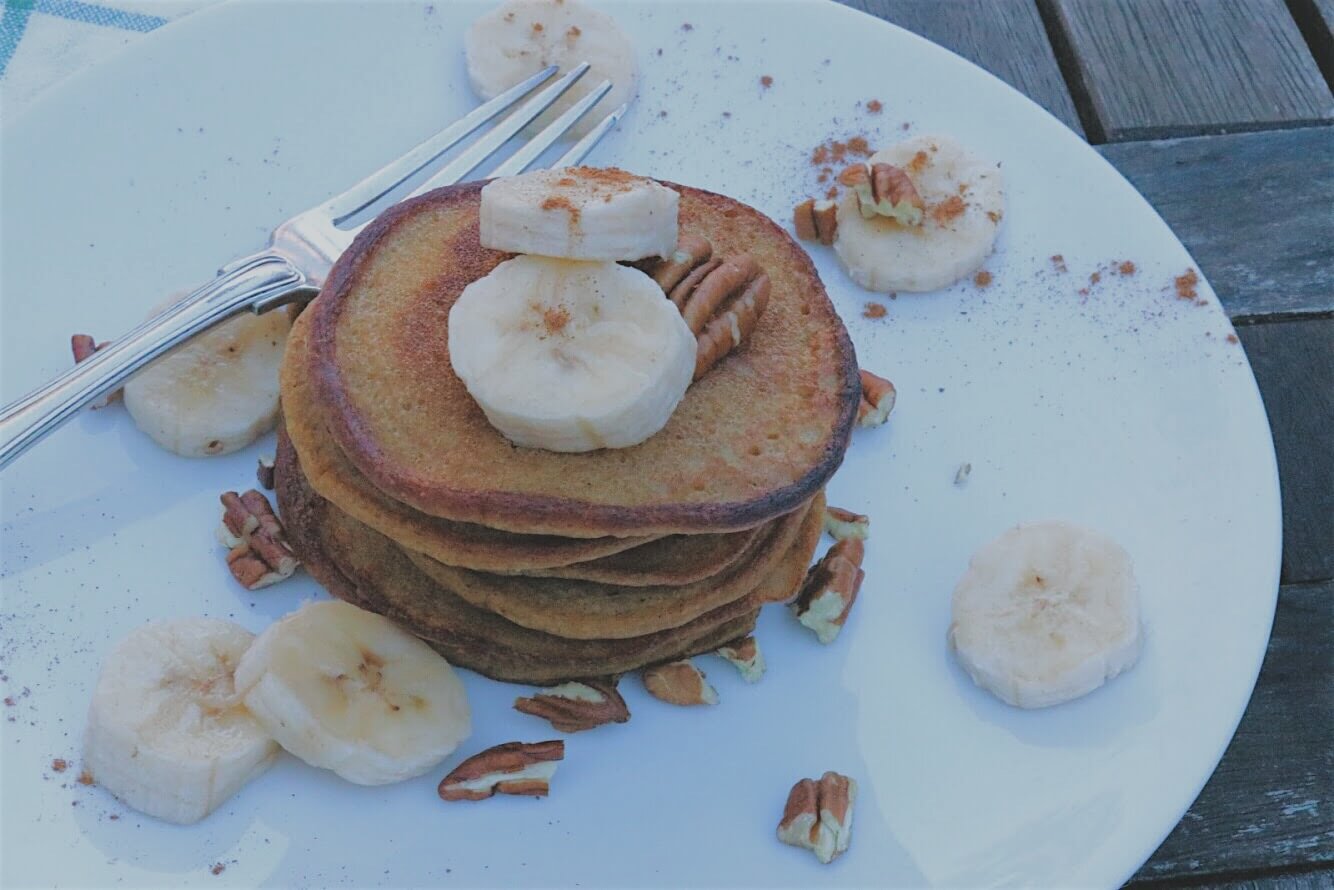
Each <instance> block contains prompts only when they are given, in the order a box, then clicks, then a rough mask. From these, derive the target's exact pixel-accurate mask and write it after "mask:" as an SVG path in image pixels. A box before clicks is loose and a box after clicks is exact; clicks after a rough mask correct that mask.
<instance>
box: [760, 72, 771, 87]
mask: <svg viewBox="0 0 1334 890" xmlns="http://www.w3.org/2000/svg"><path fill="white" fill-rule="evenodd" d="M773 85H774V79H773V78H772V77H770V76H769V75H767V74H766V75H764V76H763V77H761V78H760V86H762V87H764V88H765V89H766V90H767V89H769V87H771V86H773Z"/></svg>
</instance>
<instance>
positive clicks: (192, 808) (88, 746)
mask: <svg viewBox="0 0 1334 890" xmlns="http://www.w3.org/2000/svg"><path fill="white" fill-rule="evenodd" d="M253 639H254V635H253V634H252V633H250V632H249V631H248V630H246V629H245V628H243V627H241V626H240V625H238V624H233V623H232V622H230V621H221V620H217V619H212V618H184V619H177V620H172V621H159V622H156V623H153V624H149V625H146V626H144V627H141V628H139V629H138V630H136V631H134V632H133V633H131V634H130V635H129V636H128V637H126V638H125V639H124V640H122V641H121V642H120V643H119V644H118V645H117V646H116V648H115V649H113V650H112V652H111V654H110V655H109V656H108V657H107V660H106V662H105V664H103V666H102V673H101V676H100V677H99V678H98V680H97V689H96V690H95V691H94V693H93V701H92V705H91V706H90V707H89V709H88V726H87V729H86V731H85V734H84V748H83V761H84V765H85V767H86V768H87V769H88V771H89V772H90V773H91V774H92V776H93V779H94V780H95V781H96V782H97V784H99V785H101V786H102V787H103V788H106V789H107V790H108V791H110V792H111V793H112V794H114V795H115V796H116V797H118V798H119V799H120V800H121V801H123V802H124V803H125V804H127V805H128V806H131V807H134V808H135V809H136V810H139V811H140V812H143V813H147V814H148V815H150V816H156V817H157V818H159V819H162V820H164V821H167V822H175V823H178V824H181V825H186V824H189V823H192V822H198V821H199V820H200V819H202V818H204V817H205V816H207V815H208V814H209V813H211V812H212V811H213V810H215V809H217V807H218V806H219V805H220V804H222V803H223V801H225V800H227V799H228V798H230V797H231V796H232V795H233V794H235V793H236V792H237V791H238V790H240V788H241V786H243V785H245V784H246V783H247V782H249V781H250V780H251V779H253V778H254V777H255V776H257V775H259V774H260V773H262V772H264V770H266V769H268V768H269V766H270V765H272V763H273V761H274V759H275V758H276V757H277V756H278V750H279V749H278V743H277V742H275V741H274V740H273V738H272V737H271V736H270V735H269V734H268V733H267V732H265V731H264V729H263V727H261V726H260V725H259V723H258V722H257V721H256V720H255V718H254V717H252V716H251V715H250V712H249V711H247V710H246V708H245V705H244V704H242V702H241V700H240V698H239V697H238V696H237V695H236V693H235V689H234V686H233V681H232V671H233V669H234V668H235V667H236V665H237V663H238V662H239V661H240V660H241V656H242V655H243V654H244V653H245V651H246V650H247V649H248V648H249V647H250V643H251V641H252V640H253Z"/></svg>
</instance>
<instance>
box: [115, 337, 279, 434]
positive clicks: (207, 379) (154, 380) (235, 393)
mask: <svg viewBox="0 0 1334 890" xmlns="http://www.w3.org/2000/svg"><path fill="white" fill-rule="evenodd" d="M291 327H292V322H291V317H290V316H289V315H288V313H286V312H278V311H275V312H267V313H265V314H264V315H252V314H246V315H241V316H238V317H236V318H234V319H232V320H230V321H228V322H225V323H223V324H222V325H219V326H218V327H217V328H214V329H213V330H211V331H208V332H206V333H203V334H200V335H199V336H198V337H195V338H194V339H192V340H189V341H187V342H185V343H183V344H181V345H180V346H178V347H176V349H174V350H172V351H171V352H169V353H168V354H167V355H165V356H163V357H162V358H160V359H158V360H157V361H155V362H153V363H152V364H151V365H149V366H148V367H146V368H144V369H143V370H142V371H140V372H139V373H138V374H135V375H134V376H133V377H131V378H130V379H129V380H128V381H126V383H125V407H126V408H127V409H128V410H129V412H130V416H131V417H132V418H134V423H135V425H136V426H138V427H139V429H141V430H143V431H144V432H145V433H147V434H148V435H149V436H150V437H151V438H152V439H153V441H155V442H157V443H158V444H159V445H161V446H162V447H163V448H165V449H167V450H168V451H171V452H173V453H175V454H179V455H181V456H182V457H206V456H211V455H219V454H230V453H231V452H233V451H238V450H240V449H242V448H244V447H246V446H247V445H249V444H250V443H251V442H254V441H255V440H256V439H258V438H259V437H260V436H262V435H264V434H265V433H266V432H268V431H269V430H271V429H273V427H274V425H275V424H276V423H277V422H278V368H279V366H280V365H281V364H282V358H283V349H284V347H285V346H286V345H287V332H288V330H290V329H291Z"/></svg>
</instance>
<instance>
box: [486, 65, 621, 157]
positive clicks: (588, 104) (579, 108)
mask: <svg viewBox="0 0 1334 890" xmlns="http://www.w3.org/2000/svg"><path fill="white" fill-rule="evenodd" d="M610 89H611V81H610V80H604V81H602V83H600V84H598V85H597V87H596V88H595V89H594V90H593V92H591V93H589V94H588V95H587V96H584V97H583V98H582V99H580V100H579V101H578V102H576V103H574V104H573V105H571V106H570V107H569V108H567V109H566V110H565V111H564V113H562V114H561V116H560V117H558V118H556V119H555V120H554V121H552V122H551V123H549V124H547V126H546V127H545V128H543V130H542V132H540V133H538V134H537V135H536V136H534V137H533V138H532V139H530V140H529V141H528V144H527V145H525V146H524V147H523V148H521V149H519V150H518V151H516V152H515V153H514V154H512V155H510V157H509V159H508V160H506V161H505V163H503V164H501V165H500V166H499V167H497V168H496V169H494V170H492V171H491V174H490V175H491V176H492V177H499V176H514V175H515V174H517V173H522V172H523V171H524V170H527V169H528V167H529V166H530V165H531V164H532V163H533V161H536V160H537V159H538V157H539V156H540V155H541V154H542V152H544V151H546V150H547V149H548V148H550V147H551V144H552V143H553V142H555V141H556V140H557V139H559V138H560V137H561V136H563V135H565V131H566V130H568V129H570V127H572V126H574V122H575V121H577V120H578V119H579V118H581V117H583V116H584V114H585V113H586V112H587V111H588V110H589V109H590V108H592V107H593V106H594V105H596V104H598V102H599V101H600V100H601V99H602V97H603V96H605V95H607V92H608V91H609V90H610Z"/></svg>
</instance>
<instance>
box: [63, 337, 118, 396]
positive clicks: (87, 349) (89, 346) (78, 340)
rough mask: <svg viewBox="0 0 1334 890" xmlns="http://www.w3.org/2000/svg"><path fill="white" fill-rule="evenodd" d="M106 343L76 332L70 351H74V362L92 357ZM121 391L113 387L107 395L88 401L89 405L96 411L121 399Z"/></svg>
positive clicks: (70, 343) (70, 340) (71, 340)
mask: <svg viewBox="0 0 1334 890" xmlns="http://www.w3.org/2000/svg"><path fill="white" fill-rule="evenodd" d="M106 345H107V344H106V343H98V342H97V341H96V340H94V339H93V338H92V337H90V336H88V335H87V334H75V335H73V336H72V337H70V338H69V348H70V352H72V353H74V364H76V365H77V364H78V363H79V362H81V361H84V360H86V359H89V358H92V356H93V353H95V352H97V351H98V350H100V349H103V348H105V347H106ZM120 397H121V391H120V390H118V389H113V390H112V391H111V392H109V393H107V394H106V395H102V396H98V397H97V398H96V399H93V401H91V402H89V403H88V407H89V408H91V409H93V410H94V411H96V410H97V409H99V408H105V407H106V406H107V405H110V404H111V403H112V402H118V401H120Z"/></svg>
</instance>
